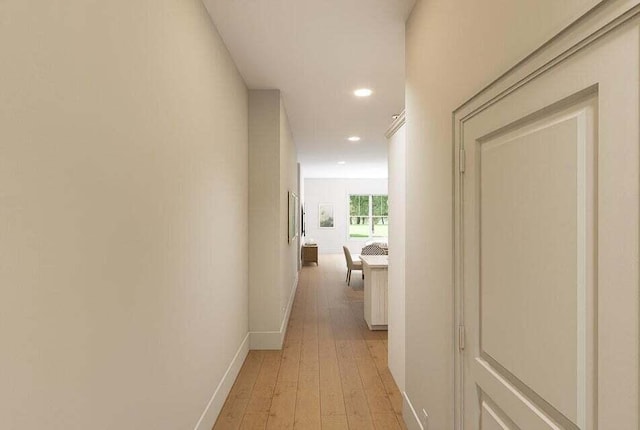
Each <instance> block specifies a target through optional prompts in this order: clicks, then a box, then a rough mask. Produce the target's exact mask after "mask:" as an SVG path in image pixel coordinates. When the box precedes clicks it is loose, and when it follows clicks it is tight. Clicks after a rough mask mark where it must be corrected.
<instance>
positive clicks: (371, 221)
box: [349, 194, 389, 238]
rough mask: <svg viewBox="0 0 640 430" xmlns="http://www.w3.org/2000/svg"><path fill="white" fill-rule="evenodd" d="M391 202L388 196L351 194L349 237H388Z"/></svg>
mask: <svg viewBox="0 0 640 430" xmlns="http://www.w3.org/2000/svg"><path fill="white" fill-rule="evenodd" d="M388 235H389V203H388V197H387V196H375V195H368V194H365V195H351V196H349V237H350V238H359V237H363V238H365V237H387V236H388Z"/></svg>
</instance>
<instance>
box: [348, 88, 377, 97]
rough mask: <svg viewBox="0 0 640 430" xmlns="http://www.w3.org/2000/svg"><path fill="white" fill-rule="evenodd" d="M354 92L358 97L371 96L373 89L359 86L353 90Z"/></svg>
mask: <svg viewBox="0 0 640 430" xmlns="http://www.w3.org/2000/svg"><path fill="white" fill-rule="evenodd" d="M353 94H355V95H356V96H358V97H369V96H370V95H371V94H373V91H372V90H370V89H369V88H358V89H357V90H355V91H354V92H353Z"/></svg>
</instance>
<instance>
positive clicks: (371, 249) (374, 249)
mask: <svg viewBox="0 0 640 430" xmlns="http://www.w3.org/2000/svg"><path fill="white" fill-rule="evenodd" d="M386 254H387V253H386V252H385V251H384V248H382V247H381V246H380V245H378V244H377V243H372V244H371V245H366V246H365V247H364V248H362V251H361V252H360V255H386Z"/></svg>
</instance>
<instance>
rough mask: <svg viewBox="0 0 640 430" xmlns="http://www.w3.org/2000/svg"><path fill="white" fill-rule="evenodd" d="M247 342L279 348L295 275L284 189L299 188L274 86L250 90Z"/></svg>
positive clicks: (285, 121) (283, 112) (257, 346)
mask: <svg viewBox="0 0 640 430" xmlns="http://www.w3.org/2000/svg"><path fill="white" fill-rule="evenodd" d="M249 172H250V173H249V237H250V247H249V290H250V293H249V309H250V312H249V315H250V322H249V324H250V330H251V347H252V348H253V349H279V348H280V347H281V346H282V342H283V340H284V335H285V330H286V322H287V320H288V315H289V311H290V309H291V305H292V299H293V293H294V292H295V288H296V286H297V279H298V262H297V258H298V255H299V254H298V240H299V239H296V240H294V241H292V242H291V243H289V241H288V229H289V227H288V213H289V199H288V192H289V191H293V192H295V193H298V164H297V151H296V146H295V143H294V141H293V137H292V135H291V130H290V127H289V122H288V119H287V113H286V110H285V107H284V104H283V103H282V99H281V96H280V91H279V90H251V91H249Z"/></svg>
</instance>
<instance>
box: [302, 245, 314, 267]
mask: <svg viewBox="0 0 640 430" xmlns="http://www.w3.org/2000/svg"><path fill="white" fill-rule="evenodd" d="M304 263H316V264H318V245H302V264H304Z"/></svg>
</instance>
